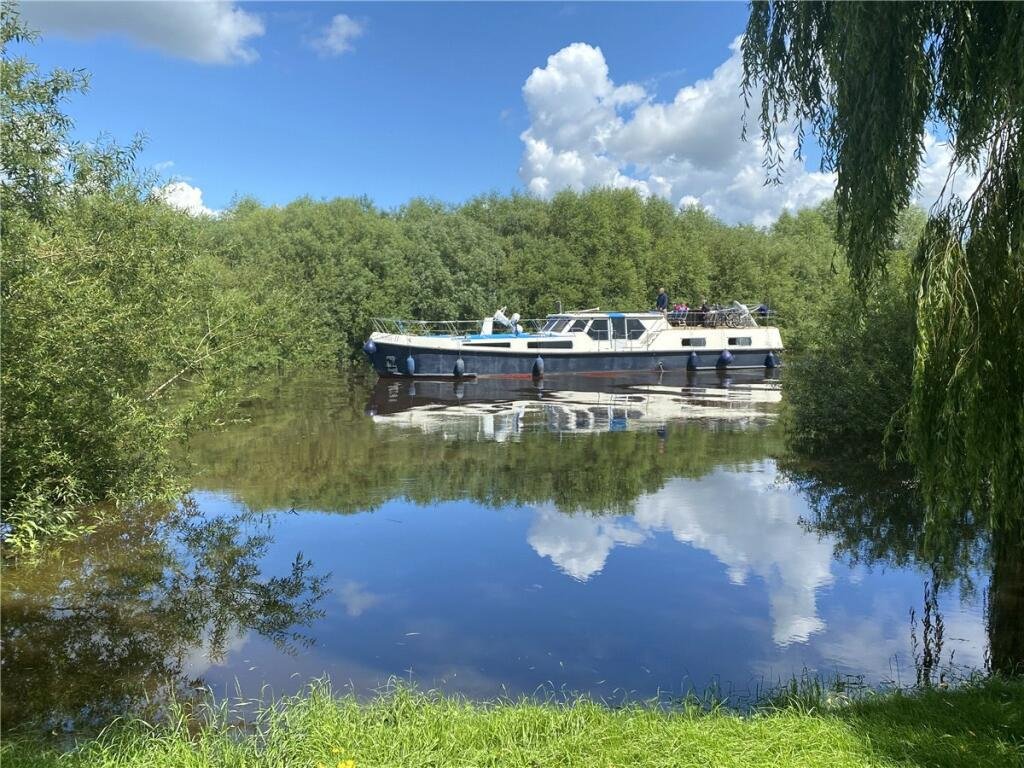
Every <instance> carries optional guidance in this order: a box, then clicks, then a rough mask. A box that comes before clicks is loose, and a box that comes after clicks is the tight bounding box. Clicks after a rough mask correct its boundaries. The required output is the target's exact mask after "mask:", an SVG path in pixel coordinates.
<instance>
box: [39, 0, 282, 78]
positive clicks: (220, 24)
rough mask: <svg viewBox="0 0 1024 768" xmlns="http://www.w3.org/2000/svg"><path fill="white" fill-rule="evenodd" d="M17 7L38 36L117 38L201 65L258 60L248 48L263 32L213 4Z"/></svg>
mask: <svg viewBox="0 0 1024 768" xmlns="http://www.w3.org/2000/svg"><path fill="white" fill-rule="evenodd" d="M21 7H22V14H23V16H24V18H25V20H26V21H27V22H28V23H29V24H30V25H31V26H33V27H36V28H38V29H40V30H41V31H42V32H44V33H49V32H52V33H58V34H63V35H67V36H69V37H74V38H81V39H88V38H93V37H99V36H102V35H120V36H124V37H127V38H128V39H130V40H132V41H134V42H136V43H139V44H140V45H143V46H146V47H149V48H157V49H159V50H161V51H163V52H165V53H169V54H171V55H173V56H180V57H182V58H185V59H189V60H191V61H196V62H200V63H202V64H232V63H236V62H241V63H248V62H252V61H255V60H256V59H257V58H259V56H258V54H257V53H256V50H255V49H254V48H253V47H252V45H251V42H252V39H253V38H256V37H259V36H261V35H262V34H263V32H264V27H263V22H262V21H261V20H260V18H259V17H258V16H256V15H254V14H252V13H249V12H248V11H244V10H242V9H241V8H239V7H238V6H237V5H236V4H235V3H233V2H218V0H172V1H171V2H142V1H141V0H134V1H130V2H95V1H94V0H67V1H64V2H26V3H22V6H21Z"/></svg>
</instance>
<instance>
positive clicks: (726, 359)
mask: <svg viewBox="0 0 1024 768" xmlns="http://www.w3.org/2000/svg"><path fill="white" fill-rule="evenodd" d="M731 362H732V352H730V351H729V350H728V349H723V350H722V354H720V355H719V356H718V362H717V363H715V367H716V368H725V367H726V366H727V365H729V363H731Z"/></svg>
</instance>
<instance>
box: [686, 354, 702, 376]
mask: <svg viewBox="0 0 1024 768" xmlns="http://www.w3.org/2000/svg"><path fill="white" fill-rule="evenodd" d="M699 364H700V356H699V355H698V354H697V353H696V352H690V356H689V357H688V358H686V370H688V371H696V370H697V366H698V365H699Z"/></svg>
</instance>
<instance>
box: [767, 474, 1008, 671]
mask: <svg viewBox="0 0 1024 768" xmlns="http://www.w3.org/2000/svg"><path fill="white" fill-rule="evenodd" d="M784 469H785V471H786V474H787V475H788V476H789V477H790V478H791V479H792V480H793V481H794V482H795V483H796V484H797V485H798V486H799V487H800V488H801V489H802V490H803V491H804V492H805V494H806V496H807V498H808V500H809V502H810V508H811V516H810V518H809V519H808V520H807V524H808V525H809V526H810V527H811V528H812V529H813V530H815V531H818V532H820V533H826V534H829V535H831V536H833V537H834V538H835V540H836V542H837V549H838V550H839V551H840V552H842V553H844V554H846V555H847V556H848V557H849V558H850V559H851V560H853V561H854V562H859V563H865V564H868V565H870V564H875V563H880V564H890V565H894V566H897V567H902V566H907V565H915V566H917V567H919V568H921V569H922V570H925V571H926V572H927V573H928V576H929V582H927V583H926V590H925V604H924V612H923V613H922V616H921V621H922V624H921V631H922V636H921V641H922V647H921V649H920V653H918V657H919V658H918V661H919V662H920V663H919V664H918V676H919V677H921V675H922V674H923V675H924V676H925V678H926V679H931V678H932V677H933V676H934V674H935V673H936V671H937V668H938V664H939V662H940V659H939V656H940V655H941V645H942V632H941V628H942V624H941V622H942V617H941V615H940V614H939V613H938V604H937V601H936V599H935V598H936V594H937V591H938V590H940V589H941V588H942V587H943V586H945V585H951V584H953V583H956V582H959V583H960V585H961V589H963V590H968V591H969V590H971V589H973V586H972V583H971V580H972V576H973V575H974V574H975V573H976V572H977V571H979V570H988V571H990V572H991V581H990V586H989V592H988V636H989V655H990V663H991V667H992V669H993V670H994V671H999V672H1013V671H1016V672H1020V671H1021V667H1022V665H1024V530H1022V526H1018V527H1017V528H1016V529H1014V528H1011V527H1008V526H1007V527H1003V528H1000V529H998V530H996V531H990V530H988V529H987V528H986V526H985V525H984V523H983V522H980V521H979V520H980V519H984V516H978V517H974V516H970V515H965V516H961V517H957V518H955V519H954V518H952V517H951V516H949V515H936V516H930V515H929V514H928V511H927V510H926V508H925V507H924V505H923V502H922V501H921V498H920V496H919V494H918V492H917V488H916V486H915V484H914V482H913V481H912V480H911V479H909V478H908V476H907V475H906V474H904V473H900V472H899V471H894V472H889V473H883V472H880V471H879V470H878V468H877V467H875V466H873V465H862V466H857V465H855V464H854V465H851V464H849V463H845V464H843V465H841V466H840V465H836V464H816V465H813V466H810V465H808V464H805V463H795V462H793V463H789V464H787V465H786V466H785V467H784ZM911 622H912V626H915V622H916V616H913V617H912V619H911ZM914 631H916V630H914ZM914 639H915V640H916V635H915V637H914ZM915 653H917V651H916V650H915Z"/></svg>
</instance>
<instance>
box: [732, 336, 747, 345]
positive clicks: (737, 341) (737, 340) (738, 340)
mask: <svg viewBox="0 0 1024 768" xmlns="http://www.w3.org/2000/svg"><path fill="white" fill-rule="evenodd" d="M729 346H730V347H749V346H750V337H749V336H733V337H732V338H731V339H729Z"/></svg>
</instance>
